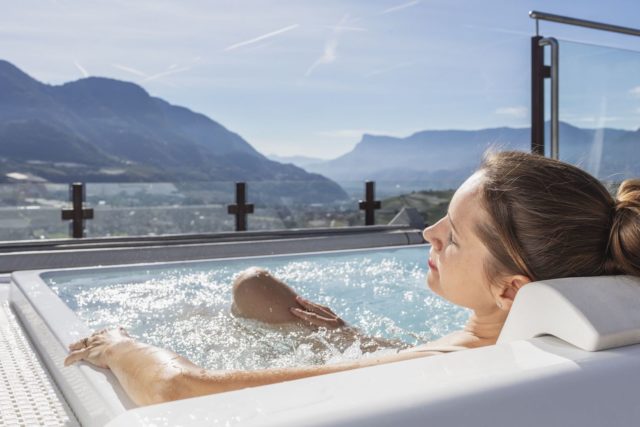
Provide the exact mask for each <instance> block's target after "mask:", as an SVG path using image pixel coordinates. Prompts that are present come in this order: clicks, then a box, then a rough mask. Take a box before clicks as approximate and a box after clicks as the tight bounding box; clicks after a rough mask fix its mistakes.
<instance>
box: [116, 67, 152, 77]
mask: <svg viewBox="0 0 640 427" xmlns="http://www.w3.org/2000/svg"><path fill="white" fill-rule="evenodd" d="M111 65H112V66H114V67H115V68H117V69H119V70H122V71H126V72H128V73H131V74H135V75H136V76H140V77H149V76H148V75H147V74H146V73H143V72H142V71H140V70H137V69H135V68H133V67H127V66H126V65H120V64H111Z"/></svg>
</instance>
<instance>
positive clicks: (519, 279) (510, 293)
mask: <svg viewBox="0 0 640 427" xmlns="http://www.w3.org/2000/svg"><path fill="white" fill-rule="evenodd" d="M527 283H531V279H530V278H529V277H528V276H524V275H522V274H515V275H513V276H509V277H507V278H506V281H505V285H504V287H503V288H502V290H501V291H500V294H499V295H498V296H497V301H496V305H497V306H498V308H500V309H502V310H505V311H509V310H510V309H511V305H512V304H513V300H514V299H515V298H516V294H517V293H518V291H519V290H520V288H522V287H523V286H524V285H526V284H527Z"/></svg>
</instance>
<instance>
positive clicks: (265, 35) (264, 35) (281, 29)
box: [224, 24, 299, 52]
mask: <svg viewBox="0 0 640 427" xmlns="http://www.w3.org/2000/svg"><path fill="white" fill-rule="evenodd" d="M298 27H299V25H298V24H293V25H289V26H288V27H284V28H280V29H279V30H276V31H272V32H270V33H267V34H263V35H261V36H258V37H255V38H253V39H250V40H245V41H243V42H240V43H236V44H232V45H231V46H227V47H226V48H225V49H224V51H225V52H229V51H230V50H234V49H238V48H239V47H243V46H247V45H250V44H253V43H257V42H259V41H262V40H265V39H269V38H271V37H275V36H277V35H279V34H282V33H286V32H288V31H291V30H294V29H296V28H298Z"/></svg>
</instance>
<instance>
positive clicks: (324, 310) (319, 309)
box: [296, 296, 337, 317]
mask: <svg viewBox="0 0 640 427" xmlns="http://www.w3.org/2000/svg"><path fill="white" fill-rule="evenodd" d="M296 301H298V303H299V304H300V305H301V306H303V307H304V308H306V309H307V310H309V311H311V312H313V313H318V314H320V315H322V316H326V317H337V316H336V314H335V313H334V312H333V311H331V309H330V308H329V307H325V306H324V305H320V304H316V303H314V302H311V301H309V300H308V299H305V298H302V297H301V296H297V297H296Z"/></svg>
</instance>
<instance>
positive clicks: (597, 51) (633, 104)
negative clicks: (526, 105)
mask: <svg viewBox="0 0 640 427" xmlns="http://www.w3.org/2000/svg"><path fill="white" fill-rule="evenodd" d="M639 76H640V52H636V51H630V50H624V49H617V48H611V47H604V46H596V45H589V44H583V43H576V42H570V41H561V42H560V121H561V125H560V159H561V160H564V161H567V162H570V163H573V164H576V165H579V166H580V167H582V168H583V169H585V170H587V171H588V172H590V173H591V174H593V175H595V176H597V177H598V178H599V179H601V180H603V181H606V182H612V183H619V182H620V181H622V180H624V179H626V178H629V177H634V176H640V150H639V149H638V147H640V77H639ZM547 93H548V92H547ZM547 130H548V129H547ZM547 135H548V132H547ZM547 145H549V144H547Z"/></svg>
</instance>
